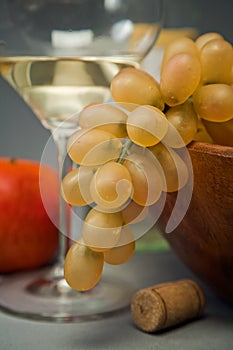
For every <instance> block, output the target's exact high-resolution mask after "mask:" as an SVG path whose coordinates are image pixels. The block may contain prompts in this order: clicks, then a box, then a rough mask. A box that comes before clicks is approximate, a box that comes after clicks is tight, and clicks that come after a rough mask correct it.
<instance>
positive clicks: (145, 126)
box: [127, 105, 168, 147]
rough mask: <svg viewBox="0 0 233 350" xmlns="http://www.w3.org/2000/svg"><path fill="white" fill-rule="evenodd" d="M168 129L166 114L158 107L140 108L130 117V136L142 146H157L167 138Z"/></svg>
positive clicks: (128, 129) (128, 122)
mask: <svg viewBox="0 0 233 350" xmlns="http://www.w3.org/2000/svg"><path fill="white" fill-rule="evenodd" d="M167 128H168V123H167V119H166V117H165V114H164V113H163V112H161V111H160V110H159V109H158V108H156V107H152V106H148V105H146V106H139V107H137V108H136V109H134V110H133V111H132V112H131V113H130V114H129V116H128V120H127V131H128V136H129V138H130V139H131V140H132V141H133V142H134V143H136V144H137V145H140V146H144V147H148V146H153V145H155V144H156V143H158V142H159V141H160V140H161V139H162V138H163V137H164V136H165V134H166V132H167Z"/></svg>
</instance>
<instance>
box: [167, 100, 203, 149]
mask: <svg viewBox="0 0 233 350" xmlns="http://www.w3.org/2000/svg"><path fill="white" fill-rule="evenodd" d="M165 115H166V117H167V120H168V121H169V126H168V131H167V133H166V135H165V137H164V138H163V143H165V144H166V145H167V146H169V147H174V148H179V147H184V146H185V145H187V144H189V143H190V142H191V141H193V139H194V138H195V135H196V133H197V126H198V117H197V114H196V112H195V110H194V108H193V104H192V102H191V101H189V100H188V101H186V102H184V103H183V104H181V105H178V106H175V107H170V108H169V109H168V111H167V112H166V113H165ZM177 133H179V135H180V136H181V139H180V138H179V137H177Z"/></svg>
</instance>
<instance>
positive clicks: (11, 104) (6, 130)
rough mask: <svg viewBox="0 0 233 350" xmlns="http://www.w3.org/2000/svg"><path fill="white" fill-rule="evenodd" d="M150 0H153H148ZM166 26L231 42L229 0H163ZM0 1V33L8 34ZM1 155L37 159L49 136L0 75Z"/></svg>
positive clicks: (232, 28)
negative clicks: (214, 33) (190, 29)
mask: <svg viewBox="0 0 233 350" xmlns="http://www.w3.org/2000/svg"><path fill="white" fill-rule="evenodd" d="M151 1H153V0H151ZM164 2H165V8H166V14H165V24H164V26H165V27H183V26H190V27H196V28H197V29H198V31H199V32H200V33H203V32H207V31H217V32H220V33H222V34H223V35H224V36H225V38H226V39H227V40H229V41H231V42H232V43H233V26H232V23H233V19H232V14H233V1H232V0H213V1H209V0H164ZM5 3H6V1H5V0H3V1H2V0H1V1H0V39H1V32H2V33H3V31H4V32H6V31H7V32H9V35H13V36H15V40H16V41H17V35H19V33H11V32H10V25H9V20H8V19H7V16H6V12H5V6H4V4H5ZM0 121H1V123H0V157H3V156H11V157H21V158H28V159H36V160H39V159H40V158H41V154H42V152H43V148H44V146H45V144H46V142H47V140H48V138H49V136H50V133H49V131H48V130H45V129H44V128H43V127H42V126H41V125H40V122H39V121H38V120H37V118H35V117H34V115H33V114H32V112H31V110H30V109H29V107H27V106H26V105H25V104H24V103H23V102H22V100H21V99H20V97H19V96H17V94H16V93H15V92H14V91H13V90H12V89H11V88H10V87H9V86H8V85H7V84H6V83H5V82H4V81H3V79H1V78H0Z"/></svg>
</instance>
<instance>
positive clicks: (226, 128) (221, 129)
mask: <svg viewBox="0 0 233 350" xmlns="http://www.w3.org/2000/svg"><path fill="white" fill-rule="evenodd" d="M203 124H204V125H205V128H206V130H207V132H208V133H209V135H210V136H211V137H212V139H213V140H214V142H215V143H217V144H219V145H225V146H231V147H233V118H231V119H230V120H228V121H226V122H222V123H216V122H211V121H208V120H204V119H203Z"/></svg>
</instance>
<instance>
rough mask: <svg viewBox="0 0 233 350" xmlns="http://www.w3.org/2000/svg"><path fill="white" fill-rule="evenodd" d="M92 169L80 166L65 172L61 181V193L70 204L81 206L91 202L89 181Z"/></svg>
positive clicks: (92, 173) (92, 172)
mask: <svg viewBox="0 0 233 350" xmlns="http://www.w3.org/2000/svg"><path fill="white" fill-rule="evenodd" d="M93 175H94V169H93V168H88V167H80V168H77V169H74V170H72V171H70V172H68V173H67V174H66V176H65V177H64V178H63V180H62V183H61V194H62V196H63V198H64V200H65V201H66V202H67V203H69V204H70V205H74V206H83V205H87V204H90V203H92V202H93V199H92V197H91V194H90V189H89V188H90V183H91V179H92V177H93Z"/></svg>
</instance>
